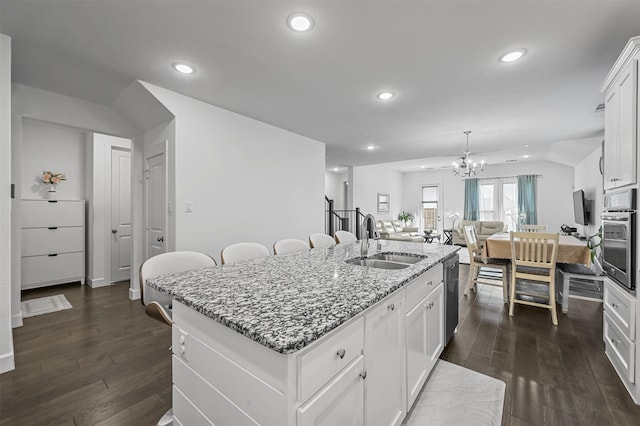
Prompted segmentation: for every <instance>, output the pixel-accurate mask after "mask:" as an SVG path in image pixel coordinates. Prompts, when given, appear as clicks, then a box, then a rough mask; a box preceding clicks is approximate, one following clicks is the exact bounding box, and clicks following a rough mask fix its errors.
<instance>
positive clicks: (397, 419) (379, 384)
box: [364, 291, 406, 426]
mask: <svg viewBox="0 0 640 426" xmlns="http://www.w3.org/2000/svg"><path fill="white" fill-rule="evenodd" d="M403 322H404V292H403V291H399V292H397V293H395V294H393V295H392V296H391V297H388V298H386V299H385V300H383V301H382V303H378V305H376V307H374V308H373V309H372V310H371V311H370V312H368V313H367V314H366V315H365V317H364V324H365V331H364V354H365V371H366V374H367V376H366V380H365V396H366V399H365V422H366V424H376V425H389V426H391V425H400V424H401V423H402V420H403V419H404V417H405V415H406V400H405V369H404V354H405V349H404V338H403V330H404V324H403Z"/></svg>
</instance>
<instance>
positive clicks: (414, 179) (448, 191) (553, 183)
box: [403, 161, 573, 232]
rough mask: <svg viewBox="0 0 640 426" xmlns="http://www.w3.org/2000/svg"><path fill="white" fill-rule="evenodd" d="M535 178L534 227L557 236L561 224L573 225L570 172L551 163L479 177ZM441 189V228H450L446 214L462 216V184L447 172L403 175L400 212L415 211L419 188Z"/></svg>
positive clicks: (504, 167)
mask: <svg viewBox="0 0 640 426" xmlns="http://www.w3.org/2000/svg"><path fill="white" fill-rule="evenodd" d="M527 174H537V175H540V176H539V177H538V194H537V196H538V223H540V224H546V225H549V231H550V232H560V225H562V224H563V223H566V224H573V201H572V193H573V169H572V168H571V167H569V166H564V165H561V164H557V163H553V162H551V161H530V162H523V163H511V164H498V165H489V166H487V167H486V169H485V171H484V172H482V174H481V175H480V176H479V178H481V179H488V178H496V177H507V176H517V175H527ZM433 183H439V184H441V185H442V192H443V200H442V202H443V203H444V218H443V219H444V221H445V222H444V224H445V225H446V227H449V226H450V225H451V223H450V221H449V219H448V214H449V213H450V212H458V213H460V218H462V215H463V213H464V180H463V179H462V178H460V177H457V176H454V175H453V173H452V172H451V170H448V169H443V170H434V171H424V172H415V173H404V179H403V199H404V204H403V205H404V207H403V208H404V209H405V210H408V209H414V210H415V209H418V211H419V206H420V187H421V186H422V185H425V184H433Z"/></svg>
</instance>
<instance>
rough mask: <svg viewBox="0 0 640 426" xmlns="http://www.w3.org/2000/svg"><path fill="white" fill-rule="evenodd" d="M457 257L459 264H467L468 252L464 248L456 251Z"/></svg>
mask: <svg viewBox="0 0 640 426" xmlns="http://www.w3.org/2000/svg"><path fill="white" fill-rule="evenodd" d="M458 256H460V263H464V264H465V265H468V264H469V250H467V248H466V247H462V248H461V249H460V250H458Z"/></svg>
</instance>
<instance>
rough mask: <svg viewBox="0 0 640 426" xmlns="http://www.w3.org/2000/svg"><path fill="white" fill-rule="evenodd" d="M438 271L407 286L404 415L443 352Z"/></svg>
mask: <svg viewBox="0 0 640 426" xmlns="http://www.w3.org/2000/svg"><path fill="white" fill-rule="evenodd" d="M442 273H443V272H442V267H441V266H438V267H436V268H434V270H433V271H429V272H427V273H425V274H424V275H423V276H422V277H418V278H416V279H415V280H414V281H413V282H412V283H410V284H409V285H408V286H407V296H406V304H407V311H406V314H405V324H406V327H405V332H406V382H407V383H406V384H407V411H409V410H410V409H411V407H412V406H413V403H414V402H415V400H416V398H417V397H418V394H419V393H420V390H421V389H422V386H423V385H424V383H425V382H426V381H427V377H428V376H429V373H430V372H431V370H432V369H433V367H434V365H435V363H436V361H437V360H438V357H439V356H440V354H441V353H442V350H443V349H444V331H445V330H444V284H443V283H442V278H443V276H442Z"/></svg>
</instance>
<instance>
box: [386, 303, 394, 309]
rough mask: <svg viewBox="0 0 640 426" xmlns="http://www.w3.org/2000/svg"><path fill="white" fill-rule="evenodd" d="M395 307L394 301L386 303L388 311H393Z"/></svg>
mask: <svg viewBox="0 0 640 426" xmlns="http://www.w3.org/2000/svg"><path fill="white" fill-rule="evenodd" d="M395 308H396V305H395V304H394V303H389V304H388V305H387V309H388V310H390V311H393V310H394V309H395Z"/></svg>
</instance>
